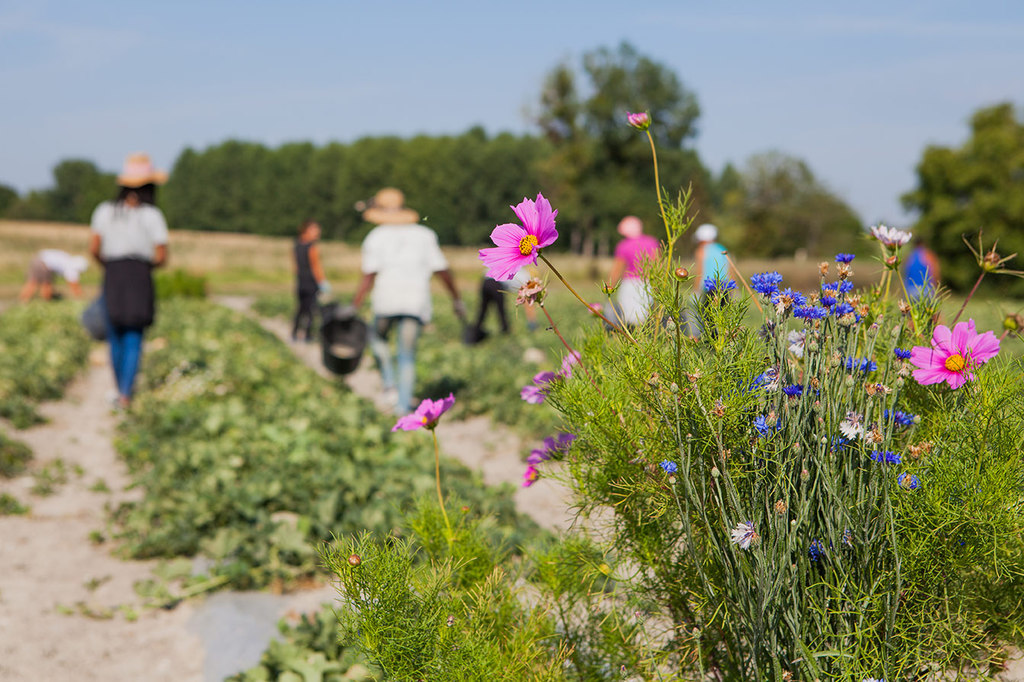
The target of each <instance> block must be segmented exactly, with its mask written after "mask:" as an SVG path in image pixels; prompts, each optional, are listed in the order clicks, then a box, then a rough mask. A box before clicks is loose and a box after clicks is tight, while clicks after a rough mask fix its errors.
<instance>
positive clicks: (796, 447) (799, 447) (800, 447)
mask: <svg viewBox="0 0 1024 682" xmlns="http://www.w3.org/2000/svg"><path fill="white" fill-rule="evenodd" d="M803 451H804V446H803V445H800V443H793V452H795V453H796V454H798V455H799V454H800V453H801V452H803Z"/></svg>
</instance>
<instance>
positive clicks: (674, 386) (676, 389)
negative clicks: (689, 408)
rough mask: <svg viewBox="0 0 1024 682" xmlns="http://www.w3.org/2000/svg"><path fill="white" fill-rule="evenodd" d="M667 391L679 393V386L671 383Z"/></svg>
mask: <svg viewBox="0 0 1024 682" xmlns="http://www.w3.org/2000/svg"><path fill="white" fill-rule="evenodd" d="M668 390H669V391H671V392H672V393H679V384H677V383H676V382H674V381H673V382H672V383H671V384H669V385H668Z"/></svg>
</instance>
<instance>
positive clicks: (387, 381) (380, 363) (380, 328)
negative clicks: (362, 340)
mask: <svg viewBox="0 0 1024 682" xmlns="http://www.w3.org/2000/svg"><path fill="white" fill-rule="evenodd" d="M422 326H423V323H422V322H420V318H418V317H413V316H412V315H378V316H376V317H375V318H374V319H373V326H372V327H371V328H370V349H371V350H372V351H373V356H374V357H375V358H376V359H377V367H378V368H380V379H381V383H382V384H384V388H385V389H389V388H396V387H397V388H398V405H397V406H396V408H395V409H396V411H397V412H398V413H399V414H408V413H410V412H412V391H413V388H415V386H416V341H417V340H418V339H419V336H420V328H421V327H422ZM392 327H398V333H397V346H398V347H397V351H398V352H397V355H398V374H397V382H396V374H395V367H394V365H393V364H392V362H391V347H390V344H389V343H388V335H389V334H390V333H391V329H392Z"/></svg>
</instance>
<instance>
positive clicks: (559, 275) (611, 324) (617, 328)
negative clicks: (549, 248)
mask: <svg viewBox="0 0 1024 682" xmlns="http://www.w3.org/2000/svg"><path fill="white" fill-rule="evenodd" d="M537 256H538V257H539V258H540V259H541V260H542V261H544V263H545V264H546V265H547V266H548V267H549V268H551V272H553V273H555V277H557V278H558V280H559V281H560V282H561V283H562V284H564V285H565V288H566V289H568V290H569V293H571V294H572V295H573V296H575V297H576V300H577V301H579V302H580V303H582V304H583V305H585V306H586V307H587V309H588V310H590V311H591V312H593V313H594V314H595V315H597V316H598V317H600V318H601V319H602V320H604V321H605V324H607V325H608V326H609V327H611V328H612V329H614V330H615V331H617V332H619V333H622V334H625V335H626V336H627V337H628V338H629V340H630V341H632V342H633V343H636V339H634V338H633V336H632V335H631V334H630V333H629V332H628V331H627V330H626V328H625V327H621V326H619V325H617V324H615V323H614V322H612V321H611V320H609V319H608V318H607V317H605V316H604V314H602V313H599V312H597V311H595V310H594V309H593V308H591V307H590V304H589V303H587V302H586V301H584V300H583V298H582V297H581V296H580V295H579V294H578V293H576V290H575V289H573V288H572V285H571V284H569V282H567V281H566V279H565V277H562V273H560V272H559V271H558V269H557V268H556V267H555V266H554V265H552V264H551V261H549V260H548V259H547V257H546V256H544V254H542V253H538V254H537Z"/></svg>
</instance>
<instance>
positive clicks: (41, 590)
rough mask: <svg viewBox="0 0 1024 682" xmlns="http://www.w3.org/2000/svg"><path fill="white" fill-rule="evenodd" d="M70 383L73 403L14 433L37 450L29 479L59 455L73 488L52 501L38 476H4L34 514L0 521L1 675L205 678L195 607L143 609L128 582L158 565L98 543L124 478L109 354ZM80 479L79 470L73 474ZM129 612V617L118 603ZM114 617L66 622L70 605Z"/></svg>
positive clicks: (1, 485) (63, 488)
mask: <svg viewBox="0 0 1024 682" xmlns="http://www.w3.org/2000/svg"><path fill="white" fill-rule="evenodd" d="M90 359H91V364H90V367H89V368H88V369H87V370H86V372H85V373H84V374H83V375H82V376H81V377H80V378H79V379H78V380H76V381H75V382H73V383H72V384H71V386H70V387H69V390H68V392H67V395H66V398H65V400H63V401H61V402H57V403H50V404H47V405H43V406H42V407H41V411H42V412H43V414H44V415H45V416H46V417H47V418H48V419H49V420H50V421H49V423H47V424H45V425H43V426H39V427H36V428H33V429H29V430H26V431H21V432H15V433H14V435H15V436H16V437H17V438H19V439H20V440H22V441H24V442H25V443H27V444H28V445H29V446H30V447H31V448H32V449H33V451H34V453H35V461H34V463H33V466H32V472H38V471H40V469H41V468H42V467H44V466H45V465H46V464H47V463H51V462H53V461H55V460H57V459H61V460H63V461H64V462H65V464H66V469H67V470H68V481H67V483H66V484H64V485H60V486H58V489H57V491H56V492H55V493H54V494H52V495H50V496H46V497H39V496H35V495H31V494H30V493H29V489H30V488H31V487H32V485H33V483H34V477H33V476H32V475H31V473H30V475H26V476H23V477H20V478H16V479H12V480H10V481H0V490H3V491H7V492H10V493H11V494H13V495H15V496H16V497H17V498H18V499H19V500H21V501H22V502H23V503H24V502H25V501H28V502H29V503H30V504H31V507H32V511H31V513H30V514H29V515H27V516H4V517H0V679H2V680H6V681H8V682H15V681H17V682H21V681H24V682H38V681H40V680H78V681H82V682H88V681H92V680H96V681H97V682H99V681H100V680H103V681H109V680H125V681H127V680H156V681H161V680H167V682H172V681H173V682H187V681H190V680H196V681H198V680H202V674H201V671H202V664H203V645H202V642H201V641H200V640H199V638H198V637H197V636H195V635H192V634H190V633H189V632H188V630H187V627H186V625H187V623H188V620H189V618H190V617H191V615H192V606H191V605H189V604H184V605H182V606H180V607H178V608H177V609H174V610H173V611H162V610H161V611H144V610H142V609H141V608H140V599H139V598H138V597H137V596H136V595H135V593H134V591H133V589H132V585H133V584H134V583H135V581H137V580H142V579H145V578H147V577H149V574H150V569H151V567H152V564H151V563H150V562H139V561H123V560H121V559H118V558H115V557H113V556H111V555H110V546H109V543H103V544H98V545H97V544H94V543H93V542H91V541H90V539H89V534H90V533H91V532H92V531H95V530H98V529H100V530H101V529H103V528H104V522H105V513H104V505H105V504H108V503H109V504H116V503H117V501H118V500H120V499H124V496H125V495H124V493H121V492H100V491H97V490H91V489H90V488H93V486H95V485H96V484H97V483H98V482H100V481H102V482H103V484H104V486H105V487H106V488H108V489H109V490H111V491H123V490H124V487H125V485H126V484H127V483H128V478H127V476H126V474H125V471H124V467H123V466H122V465H121V462H120V461H119V460H118V458H117V456H116V454H115V452H114V449H113V445H112V443H111V439H112V437H113V435H114V426H115V418H114V417H113V416H112V415H111V413H110V409H109V407H108V404H107V402H106V398H105V396H106V393H107V392H108V391H109V390H110V389H111V383H112V382H111V378H110V369H109V367H108V366H107V363H106V360H105V353H104V351H103V349H102V348H97V349H96V350H95V351H94V352H93V354H92V356H91V358H90ZM76 470H77V471H78V472H80V475H79V474H78V473H76ZM122 606H124V607H129V608H132V609H133V610H134V611H135V612H136V613H137V614H138V620H137V621H135V622H131V621H129V620H128V619H127V618H126V615H125V612H124V611H121V610H120V608H121V607H122ZM81 608H85V609H87V610H89V611H91V612H93V613H102V612H105V611H108V610H112V611H113V615H112V617H110V618H107V619H99V618H95V617H88V616H83V615H80V614H78V613H75V614H74V615H65V613H64V612H63V611H64V610H67V609H70V610H72V611H78V610H79V609H81Z"/></svg>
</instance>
